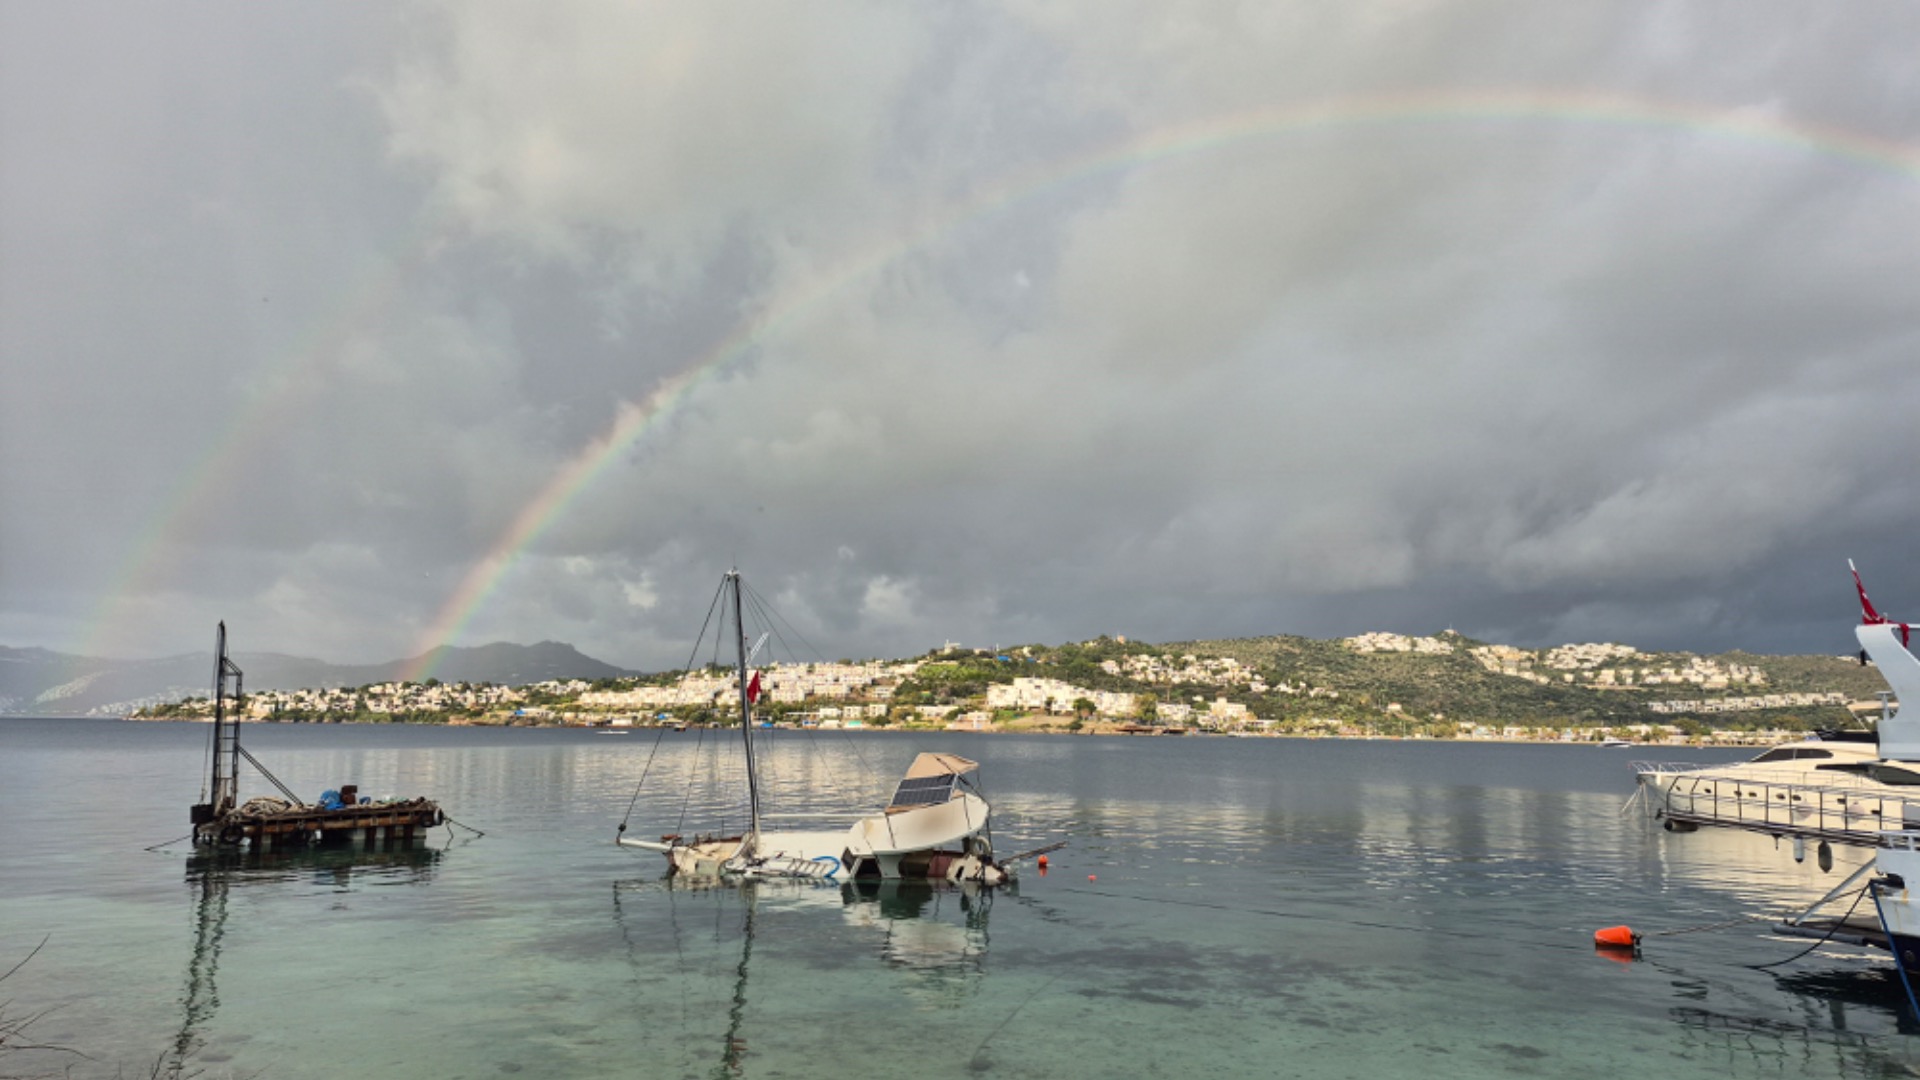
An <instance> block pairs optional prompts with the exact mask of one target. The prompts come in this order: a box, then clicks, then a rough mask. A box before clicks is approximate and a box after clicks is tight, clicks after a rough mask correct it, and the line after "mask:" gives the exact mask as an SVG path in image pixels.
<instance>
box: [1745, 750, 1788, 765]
mask: <svg viewBox="0 0 1920 1080" xmlns="http://www.w3.org/2000/svg"><path fill="white" fill-rule="evenodd" d="M1792 760H1793V747H1791V746H1783V747H1781V748H1779V749H1778V750H1769V751H1767V752H1766V753H1764V754H1761V755H1760V756H1759V757H1757V758H1754V759H1753V763H1754V764H1755V765H1758V764H1760V763H1761V762H1763V761H1792Z"/></svg>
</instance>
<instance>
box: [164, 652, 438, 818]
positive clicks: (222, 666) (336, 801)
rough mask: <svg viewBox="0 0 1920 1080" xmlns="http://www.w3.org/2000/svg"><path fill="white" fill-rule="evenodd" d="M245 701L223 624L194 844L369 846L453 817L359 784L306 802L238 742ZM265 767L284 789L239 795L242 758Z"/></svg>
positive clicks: (193, 815)
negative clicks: (368, 793) (381, 796)
mask: <svg viewBox="0 0 1920 1080" xmlns="http://www.w3.org/2000/svg"><path fill="white" fill-rule="evenodd" d="M243 701H244V689H243V677H242V674H241V671H240V668H239V667H238V666H237V665H236V664H234V662H233V660H232V659H231V658H230V657H228V656H227V624H226V623H224V622H223V623H221V624H220V630H219V634H218V637H217V638H216V640H215V644H214V669H213V733H212V735H211V748H210V752H209V755H208V756H209V758H210V759H211V765H210V767H209V770H208V775H207V784H206V787H205V788H203V789H202V790H201V795H200V798H201V801H200V802H198V803H195V804H194V805H193V809H192V812H191V818H192V821H193V842H194V843H195V844H202V845H217V846H225V847H237V846H239V845H241V844H245V845H248V846H249V847H251V848H252V849H253V850H256V851H266V850H284V849H286V848H289V847H314V846H318V845H338V844H350V843H353V842H354V841H356V840H357V841H361V842H364V843H365V844H366V845H367V846H369V847H374V846H381V845H389V844H410V843H413V842H414V841H416V840H421V839H424V838H425V836H426V834H427V832H428V830H430V829H432V828H434V827H435V826H437V825H443V824H446V823H447V818H446V815H445V814H443V813H441V811H440V806H439V804H438V803H435V802H434V801H433V800H431V799H426V798H411V799H385V800H381V801H378V802H376V801H374V800H372V799H365V798H361V797H360V794H359V789H358V788H357V787H356V786H355V785H353V784H342V785H341V786H340V788H339V789H338V790H337V791H336V790H328V791H326V792H323V793H322V794H321V796H320V798H319V800H318V801H316V802H313V803H307V802H304V801H302V800H301V798H300V797H299V796H298V795H295V794H294V793H293V791H292V789H290V788H288V787H287V785H285V784H283V783H281V782H280V780H279V778H278V777H276V776H274V775H273V773H271V772H269V771H268V770H267V767H266V766H265V765H262V764H261V763H260V761H259V759H258V758H255V757H254V756H253V755H252V754H250V753H248V752H247V749H246V748H245V747H243V746H241V745H240V715H241V712H242V702H243ZM241 758H245V759H246V760H247V763H248V764H250V765H252V766H253V767H254V768H255V769H256V770H258V771H259V773H260V775H261V776H264V777H266V779H267V781H268V782H269V783H271V784H272V785H273V786H274V787H276V788H278V789H279V791H280V794H279V795H278V796H274V795H263V796H256V797H254V798H251V799H248V800H247V801H246V802H244V803H242V802H240V801H239V787H240V784H239V768H240V759H241Z"/></svg>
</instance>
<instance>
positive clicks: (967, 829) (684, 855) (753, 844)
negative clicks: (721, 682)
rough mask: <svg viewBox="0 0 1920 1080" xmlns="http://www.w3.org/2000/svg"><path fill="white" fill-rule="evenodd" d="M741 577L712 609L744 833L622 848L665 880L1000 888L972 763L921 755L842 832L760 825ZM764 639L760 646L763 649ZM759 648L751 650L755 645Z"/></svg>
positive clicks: (1002, 873)
mask: <svg viewBox="0 0 1920 1080" xmlns="http://www.w3.org/2000/svg"><path fill="white" fill-rule="evenodd" d="M742 588H743V586H742V585H741V582H740V573H739V571H737V570H729V571H727V573H726V576H725V577H723V578H722V579H721V581H720V592H719V595H718V596H716V597H715V605H716V607H718V608H719V609H720V610H721V611H722V612H728V611H730V612H731V614H732V625H731V626H730V627H729V626H727V625H726V620H725V618H724V616H723V618H722V630H721V632H722V633H727V634H729V636H731V637H732V639H733V642H732V644H733V646H734V649H735V662H734V677H735V681H736V684H737V687H738V691H739V724H740V733H741V737H742V739H744V740H745V746H746V754H745V761H746V765H745V768H746V776H745V781H746V789H747V806H748V811H747V828H746V831H744V832H741V833H737V834H734V835H716V834H713V833H702V834H695V835H693V836H686V835H682V834H679V833H670V834H667V835H663V836H661V837H660V839H659V840H657V841H654V840H638V839H634V838H632V837H629V836H627V835H626V828H627V823H626V822H624V821H623V822H621V823H620V829H619V834H618V836H617V838H616V839H617V842H618V843H619V844H620V845H621V846H622V847H630V848H638V849H640V850H642V851H652V852H657V853H659V854H662V855H665V856H666V857H667V865H668V867H669V870H670V872H671V873H674V874H688V875H698V876H715V877H722V878H789V879H800V880H815V881H826V880H842V878H841V875H842V874H844V875H845V878H846V879H855V880H858V879H919V880H933V881H955V882H978V883H981V884H985V885H998V884H1001V883H1002V882H1004V881H1006V880H1008V879H1009V877H1010V876H1011V872H1010V870H1009V868H1008V867H1007V866H1006V865H1005V864H1002V863H999V862H995V861H994V858H993V847H992V844H991V843H990V841H989V839H988V835H987V819H988V814H989V812H990V808H989V807H988V805H987V801H986V800H985V799H984V798H982V797H981V796H980V794H979V793H978V790H977V788H975V786H974V784H973V783H972V782H971V781H970V780H969V779H968V777H969V776H970V774H972V773H973V772H974V771H975V770H976V769H978V768H979V765H978V764H977V763H975V762H972V761H969V760H967V759H966V758H963V757H960V756H959V755H957V754H936V753H923V754H921V755H919V756H918V757H916V758H914V760H913V763H912V765H910V766H909V767H908V768H907V773H906V776H905V777H903V778H902V779H901V780H900V782H899V784H898V785H897V786H896V787H895V788H894V793H893V797H892V798H891V799H889V800H888V803H887V805H886V806H885V807H884V808H883V809H881V810H880V812H878V813H873V814H867V815H864V816H862V817H860V818H859V820H857V821H855V822H854V823H853V824H852V825H851V826H849V827H848V828H846V829H845V830H842V831H833V830H822V831H815V832H799V831H796V832H774V831H768V830H766V829H763V828H762V827H761V814H760V783H759V774H758V772H757V767H756V765H755V762H754V750H755V747H754V738H753V733H754V729H755V724H754V720H753V705H754V703H755V701H757V700H758V698H759V696H760V677H759V675H758V674H757V673H750V672H749V671H748V670H747V659H748V656H749V655H750V652H749V650H748V648H747V635H746V627H745V623H744V622H743V621H742V615H741V607H742V605H741V599H740V593H741V590H742ZM764 640H765V639H764V638H763V639H762V641H763V642H764ZM756 648H757V646H756Z"/></svg>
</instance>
